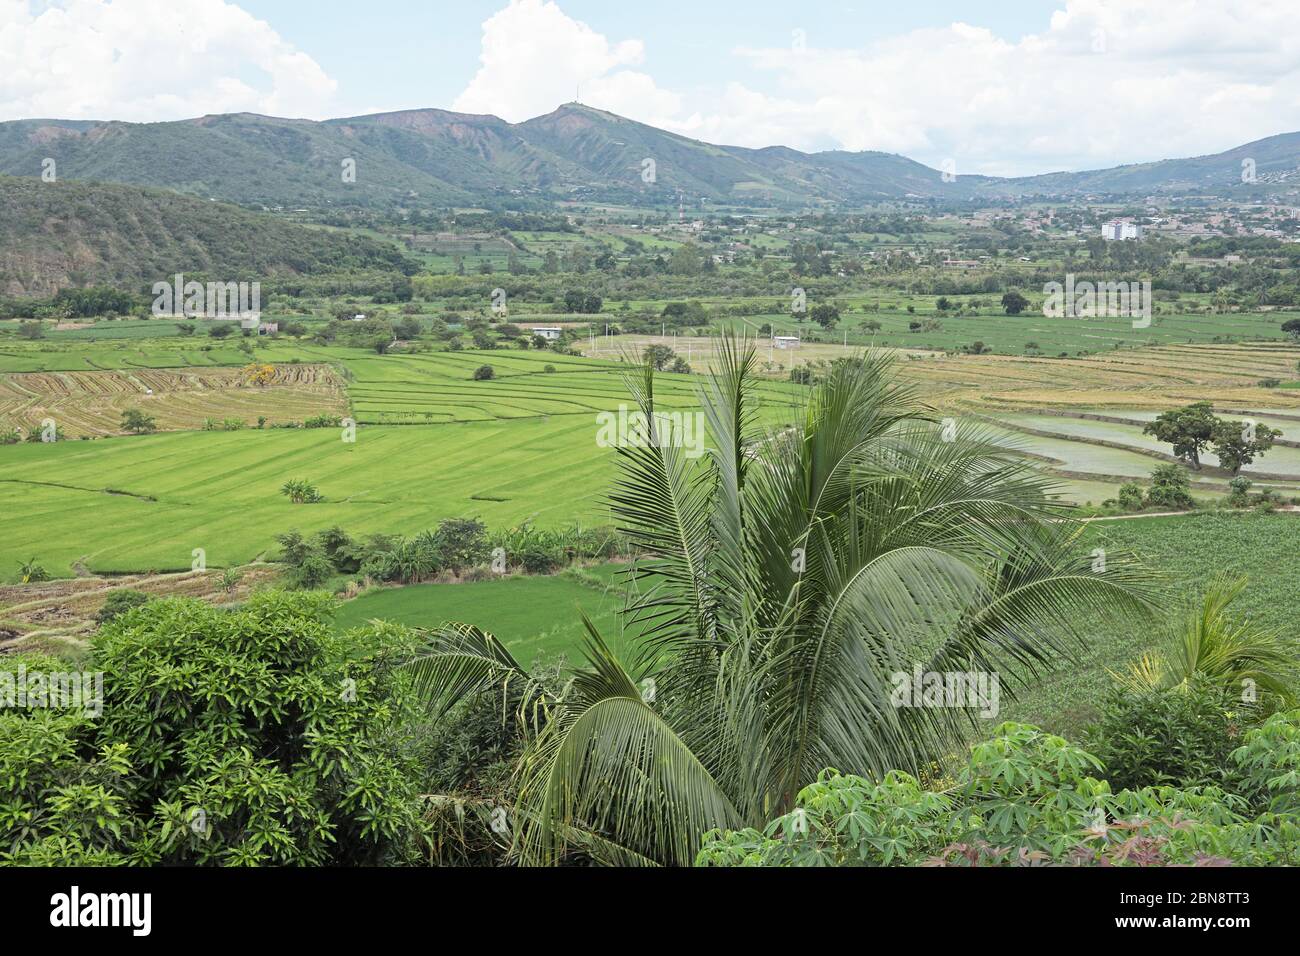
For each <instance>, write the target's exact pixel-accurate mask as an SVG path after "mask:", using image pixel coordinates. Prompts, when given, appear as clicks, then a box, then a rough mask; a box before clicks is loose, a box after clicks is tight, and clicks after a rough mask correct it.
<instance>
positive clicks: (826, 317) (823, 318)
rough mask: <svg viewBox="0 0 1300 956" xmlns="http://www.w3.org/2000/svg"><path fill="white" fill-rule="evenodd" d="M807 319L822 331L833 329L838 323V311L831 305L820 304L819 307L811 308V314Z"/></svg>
mask: <svg viewBox="0 0 1300 956" xmlns="http://www.w3.org/2000/svg"><path fill="white" fill-rule="evenodd" d="M809 317H810V318H811V319H812V320H813V321H814V322H816V323H817V324H818V325H820V326H821V327H822V328H823V329H833V328H835V326H836V324H837V323H838V322H839V321H840V310H839V309H837V308H835V306H833V305H828V304H826V303H822V304H821V305H815V306H813V309H812V312H810V313H809Z"/></svg>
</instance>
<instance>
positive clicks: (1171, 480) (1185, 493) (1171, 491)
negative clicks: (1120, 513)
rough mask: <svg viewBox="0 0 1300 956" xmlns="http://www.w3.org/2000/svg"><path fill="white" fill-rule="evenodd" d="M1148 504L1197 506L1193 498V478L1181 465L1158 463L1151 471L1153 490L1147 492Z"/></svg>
mask: <svg viewBox="0 0 1300 956" xmlns="http://www.w3.org/2000/svg"><path fill="white" fill-rule="evenodd" d="M1147 502H1148V504H1152V505H1155V506H1157V507H1161V508H1175V509H1179V510H1185V509H1187V508H1192V507H1194V506H1195V504H1196V502H1195V501H1193V500H1192V494H1191V479H1190V478H1188V476H1187V471H1186V470H1185V469H1184V468H1183V467H1182V466H1181V465H1157V466H1156V469H1155V471H1153V472H1151V490H1150V491H1148V492H1147Z"/></svg>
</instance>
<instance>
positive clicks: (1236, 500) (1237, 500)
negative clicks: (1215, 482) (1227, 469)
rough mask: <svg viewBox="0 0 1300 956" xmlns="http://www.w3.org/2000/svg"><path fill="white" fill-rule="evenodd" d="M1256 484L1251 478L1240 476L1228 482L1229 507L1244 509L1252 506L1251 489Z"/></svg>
mask: <svg viewBox="0 0 1300 956" xmlns="http://www.w3.org/2000/svg"><path fill="white" fill-rule="evenodd" d="M1252 484H1254V482H1252V481H1251V480H1250V479H1249V478H1246V477H1244V476H1242V475H1238V476H1237V477H1236V478H1233V479H1232V480H1231V481H1229V482H1228V505H1229V507H1232V508H1244V507H1246V505H1248V504H1250V488H1251V485H1252Z"/></svg>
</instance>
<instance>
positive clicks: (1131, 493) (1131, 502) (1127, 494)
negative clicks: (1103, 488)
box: [1118, 481, 1143, 511]
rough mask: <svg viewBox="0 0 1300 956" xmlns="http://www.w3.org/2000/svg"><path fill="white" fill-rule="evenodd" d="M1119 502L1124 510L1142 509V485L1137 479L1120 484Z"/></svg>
mask: <svg viewBox="0 0 1300 956" xmlns="http://www.w3.org/2000/svg"><path fill="white" fill-rule="evenodd" d="M1118 503H1119V506H1120V508H1122V509H1123V510H1124V511H1141V510H1142V508H1143V500H1142V486H1141V485H1139V484H1138V483H1137V482H1135V481H1128V482H1125V483H1124V484H1122V485H1120V487H1119V498H1118Z"/></svg>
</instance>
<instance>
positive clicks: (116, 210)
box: [0, 176, 414, 296]
mask: <svg viewBox="0 0 1300 956" xmlns="http://www.w3.org/2000/svg"><path fill="white" fill-rule="evenodd" d="M365 270H388V271H393V270H396V271H413V270H414V265H413V264H412V263H411V262H410V261H409V260H407V259H406V257H405V256H404V255H403V254H402V253H401V251H400V250H398V249H397V248H395V247H393V246H390V245H387V244H384V243H381V242H377V241H375V240H373V239H367V238H356V237H352V236H347V235H344V234H341V233H335V232H329V231H326V230H323V229H315V228H311V227H308V226H299V225H296V224H293V223H289V222H284V221H281V220H279V219H276V218H274V217H272V216H267V215H262V214H259V213H252V212H249V211H247V210H245V209H240V208H238V207H235V206H229V205H225V204H221V203H214V202H210V201H203V200H198V199H193V198H190V197H188V196H181V195H177V194H176V193H172V192H168V191H166V190H160V189H142V188H138V187H132V186H121V185H110V184H104V183H73V182H59V183H45V182H42V181H41V180H39V179H24V178H16V177H9V176H0V295H4V296H24V295H48V294H50V293H52V292H55V291H57V290H58V289H61V288H65V287H68V286H85V285H95V284H113V285H116V286H119V287H122V288H127V289H129V288H138V289H140V290H141V291H145V290H146V289H147V288H148V287H149V286H151V285H152V284H153V283H154V282H158V281H162V280H166V279H169V278H170V277H171V276H173V275H174V274H175V273H177V272H184V273H189V274H198V273H204V274H207V275H208V276H209V277H212V278H217V279H220V280H221V281H235V280H249V281H253V280H263V279H270V278H274V277H276V276H289V275H303V274H311V273H322V272H345V271H365Z"/></svg>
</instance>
